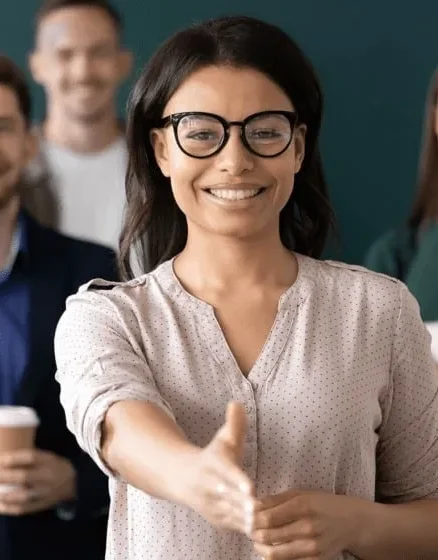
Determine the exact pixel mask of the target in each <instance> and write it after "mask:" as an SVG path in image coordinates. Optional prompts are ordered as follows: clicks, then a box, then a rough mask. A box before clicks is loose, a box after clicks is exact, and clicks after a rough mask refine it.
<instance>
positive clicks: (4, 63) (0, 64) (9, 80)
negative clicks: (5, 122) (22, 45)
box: [0, 55, 32, 127]
mask: <svg viewBox="0 0 438 560" xmlns="http://www.w3.org/2000/svg"><path fill="white" fill-rule="evenodd" d="M0 85H2V86H6V87H9V88H10V89H12V90H13V92H14V93H15V95H16V96H17V100H18V106H19V107H20V112H21V114H22V115H23V118H24V121H25V123H26V126H27V127H29V126H30V122H31V112H32V103H31V98H30V92H29V88H28V85H27V82H26V78H25V76H24V74H23V72H22V71H21V70H20V68H19V67H18V66H17V65H16V64H15V63H14V62H12V60H11V59H10V58H8V57H6V56H3V55H0Z"/></svg>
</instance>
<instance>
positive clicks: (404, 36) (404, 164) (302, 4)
mask: <svg viewBox="0 0 438 560" xmlns="http://www.w3.org/2000/svg"><path fill="white" fill-rule="evenodd" d="M0 1H1V12H0V51H2V52H6V53H7V54H9V55H10V56H12V57H13V58H14V59H15V60H16V61H17V62H19V63H20V64H23V65H24V64H25V60H26V52H27V50H28V49H29V48H30V46H31V44H32V23H31V20H32V16H33V13H34V11H35V9H36V8H37V6H38V5H39V2H38V1H37V0H15V1H13V2H7V1H6V0H0ZM115 4H116V5H117V6H118V7H119V8H120V9H121V10H122V12H123V13H124V16H125V19H126V42H127V44H129V45H130V46H131V47H132V48H133V50H134V51H135V53H136V66H137V71H138V69H139V68H140V67H141V65H142V63H143V62H144V61H145V60H146V59H147V57H148V56H149V55H150V54H151V52H152V51H153V49H154V48H155V47H156V45H157V44H158V43H159V42H161V41H162V40H163V39H164V38H165V37H167V36H168V35H169V34H170V33H172V32H174V31H176V30H177V29H180V28H181V27H185V26H186V25H188V24H190V23H191V22H192V21H193V20H199V19H204V18H206V17H211V16H216V15H223V14H232V13H244V14H248V15H255V16H259V17H262V18H264V19H267V20H269V21H271V22H273V23H277V24H280V25H281V26H283V27H284V29H285V30H286V31H288V32H289V33H290V34H291V35H292V36H294V37H295V38H296V39H297V40H298V41H299V43H300V44H301V45H302V47H303V48H304V50H305V51H306V52H307V53H308V55H309V56H310V57H311V58H312V60H313V62H314V64H315V66H316V68H317V70H318V71H319V74H320V77H321V79H322V83H323V86H324V90H325V92H326V118H325V122H324V128H323V137H322V150H323V156H324V161H325V167H326V171H327V176H328V179H329V183H330V188H331V193H332V198H333V202H334V206H335V209H336V212H337V215H338V219H339V224H340V231H341V237H342V253H341V256H342V258H344V259H346V260H348V261H351V262H360V261H361V259H362V257H363V254H364V251H365V250H366V248H367V247H368V245H369V244H370V242H371V241H372V240H373V239H374V238H375V237H376V236H377V235H379V234H380V233H382V232H383V231H384V230H385V229H387V228H388V227H392V226H393V225H396V224H397V223H399V222H400V221H401V220H402V219H403V218H404V216H405V215H406V213H407V212H408V210H409V205H410V202H411V200H412V194H413V183H414V180H415V173H416V160H417V155H418V148H419V140H420V136H421V120H422V115H423V102H424V96H425V91H426V88H427V83H428V80H429V76H430V74H431V73H432V71H433V69H434V67H435V64H436V63H437V61H438V2H437V0H419V1H416V2H411V1H410V2H408V1H407V0H380V1H376V0H368V1H366V0H356V1H354V0H300V1H295V0H220V1H219V2H218V1H216V2H211V1H209V0H186V1H183V0H173V1H169V0H161V1H158V2H151V1H149V0H118V1H115ZM128 88H129V85H127V86H126V87H125V88H124V89H123V91H122V95H121V99H120V108H121V110H123V107H124V100H125V98H126V93H127V91H128ZM35 95H36V116H38V115H41V108H42V94H41V92H40V91H38V90H35Z"/></svg>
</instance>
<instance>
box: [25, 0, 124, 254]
mask: <svg viewBox="0 0 438 560" xmlns="http://www.w3.org/2000/svg"><path fill="white" fill-rule="evenodd" d="M36 23H37V25H36V37H35V49H34V51H33V52H32V53H31V56H30V59H29V61H30V68H31V71H32V74H33V77H34V79H35V80H36V82H38V83H39V84H40V85H41V86H42V87H43V88H44V91H45V94H46V99H47V104H46V115H45V119H44V121H43V122H42V123H41V125H40V126H39V127H38V131H39V138H40V149H39V154H38V156H37V158H36V159H35V160H34V161H33V163H32V165H31V166H30V167H29V177H30V179H31V181H30V183H31V185H32V189H30V190H28V191H27V192H26V193H25V197H24V202H25V205H26V207H27V208H28V210H29V211H30V212H31V213H32V214H33V215H34V216H35V217H36V218H37V219H38V220H39V221H40V222H41V223H43V224H45V225H48V226H51V227H54V228H56V229H58V230H60V231H61V232H62V233H65V234H67V235H72V236H75V237H79V238H83V239H87V240H90V241H95V242H98V243H101V244H103V245H107V246H111V247H113V248H116V247H117V245H118V237H119V234H120V230H121V227H122V215H123V208H124V201H125V189H124V179H125V171H126V163H127V152H126V146H125V139H124V134H123V126H122V124H121V122H120V120H119V119H118V117H117V109H116V96H117V91H118V88H119V86H120V85H121V83H122V82H123V80H124V79H125V78H126V77H127V76H128V74H129V72H130V70H131V65H132V60H131V53H130V52H128V51H127V50H125V49H124V48H122V45H121V32H122V23H121V18H120V15H119V14H118V12H117V11H116V10H115V9H114V8H113V7H112V6H111V5H110V4H109V3H108V2H106V1H105V0H88V1H83V0H82V1H81V0H48V1H46V2H44V3H43V5H42V7H41V9H40V11H39V12H38V14H37V20H36Z"/></svg>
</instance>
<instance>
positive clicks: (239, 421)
mask: <svg viewBox="0 0 438 560" xmlns="http://www.w3.org/2000/svg"><path fill="white" fill-rule="evenodd" d="M246 427H247V419H246V413H245V409H244V408H243V406H242V405H241V404H240V403H238V402H231V403H229V404H228V406H227V412H226V417H225V424H224V425H223V426H222V428H221V429H220V430H219V432H218V436H219V438H220V439H221V440H222V441H223V442H224V443H226V444H227V445H228V446H229V447H231V448H232V449H233V451H234V452H235V453H236V455H237V459H238V460H239V462H241V461H242V460H243V454H244V448H245V438H246Z"/></svg>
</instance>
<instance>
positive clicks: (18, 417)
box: [0, 406, 39, 493]
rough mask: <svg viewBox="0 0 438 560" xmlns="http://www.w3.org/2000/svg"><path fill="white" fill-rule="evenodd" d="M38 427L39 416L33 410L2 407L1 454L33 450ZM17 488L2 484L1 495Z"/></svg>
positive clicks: (0, 423) (0, 411)
mask: <svg viewBox="0 0 438 560" xmlns="http://www.w3.org/2000/svg"><path fill="white" fill-rule="evenodd" d="M38 425H39V418H38V415H37V413H36V412H35V411H34V410H33V409H32V408H28V407H25V406H0V454H1V453H5V452H8V451H17V450H19V449H31V448H33V447H34V445H35V434H36V429H37V427H38ZM15 488H16V486H15V485H11V484H0V493H4V492H10V491H11V490H14V489H15Z"/></svg>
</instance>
